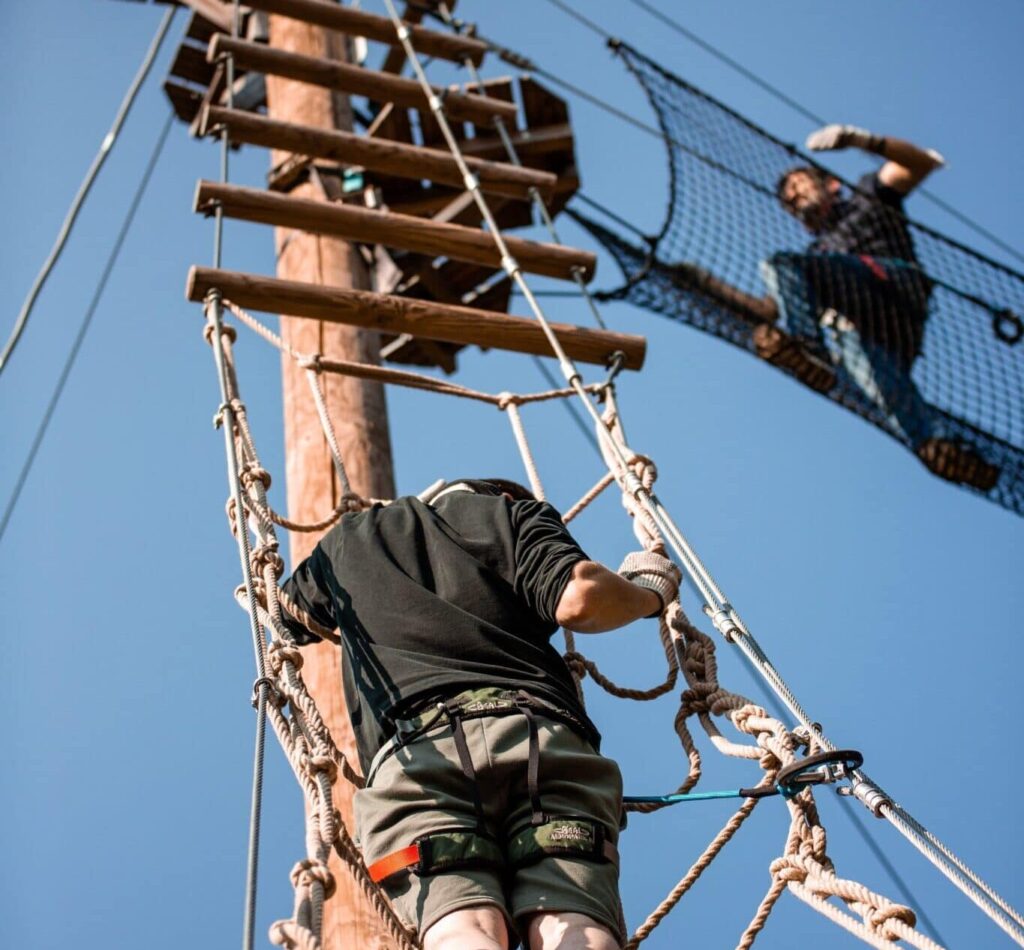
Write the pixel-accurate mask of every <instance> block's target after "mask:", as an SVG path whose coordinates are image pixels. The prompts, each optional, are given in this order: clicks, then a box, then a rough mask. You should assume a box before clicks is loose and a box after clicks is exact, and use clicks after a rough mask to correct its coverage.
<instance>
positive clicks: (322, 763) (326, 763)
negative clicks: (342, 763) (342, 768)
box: [302, 755, 338, 785]
mask: <svg viewBox="0 0 1024 950" xmlns="http://www.w3.org/2000/svg"><path fill="white" fill-rule="evenodd" d="M302 765H303V766H304V767H305V769H306V771H307V772H308V773H309V776H310V778H314V779H315V778H316V774H317V772H322V773H323V774H324V775H326V776H327V778H328V780H329V781H330V782H331V784H332V785H333V784H334V780H335V779H336V778H337V777H338V763H337V762H335V761H334V759H333V758H332V757H331V756H329V755H305V756H303V757H302Z"/></svg>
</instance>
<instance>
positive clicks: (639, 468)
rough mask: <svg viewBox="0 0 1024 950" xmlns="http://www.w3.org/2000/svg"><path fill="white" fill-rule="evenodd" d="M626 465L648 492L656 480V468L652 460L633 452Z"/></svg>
mask: <svg viewBox="0 0 1024 950" xmlns="http://www.w3.org/2000/svg"><path fill="white" fill-rule="evenodd" d="M628 465H629V467H630V468H631V469H633V473H634V474H635V475H636V477H637V478H639V479H640V484H641V485H643V486H644V489H645V490H647V491H650V490H651V488H652V487H653V486H654V483H655V481H656V480H657V478H658V466H657V465H655V464H654V460H653V459H651V458H648V456H646V455H641V454H640V453H639V452H634V453H633V456H632V458H630V460H629V462H628Z"/></svg>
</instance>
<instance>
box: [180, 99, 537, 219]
mask: <svg viewBox="0 0 1024 950" xmlns="http://www.w3.org/2000/svg"><path fill="white" fill-rule="evenodd" d="M215 127H222V128H226V129H227V131H228V136H229V138H230V139H231V141H232V142H236V143H237V142H241V143H244V144H247V145H262V146H264V147H266V148H275V149H281V150H282V151H287V152H294V153H295V154H297V155H309V156H311V157H314V158H326V159H330V160H332V161H336V162H340V163H341V164H344V165H359V166H362V167H363V168H366V169H367V170H369V171H374V172H381V173H383V174H386V175H393V176H396V177H400V178H408V179H411V180H414V181H422V180H423V179H426V180H427V181H433V182H438V183H439V184H444V185H453V186H455V187H457V188H461V187H464V184H463V181H462V175H461V173H460V172H459V169H458V166H457V165H456V164H455V159H454V158H452V156H451V153H449V152H448V151H447V150H441V149H435V148H422V147H421V146H418V145H406V144H405V143H404V142H395V141H388V140H386V139H372V138H367V137H366V136H362V135H356V134H354V133H352V132H338V131H330V130H326V129H317V128H314V127H312V126H305V125H295V124H293V123H290V122H281V121H278V120H276V119H268V118H267V117H266V116H262V115H258V114H256V113H253V112H243V111H241V110H239V109H224V108H221V107H219V106H211V107H209V108H208V109H207V110H205V113H204V114H203V116H202V117H201V119H200V125H199V134H200V135H207V134H209V133H210V130H211V129H213V128H215ZM467 164H468V165H469V167H470V170H471V171H472V172H473V174H474V175H476V177H477V179H478V180H479V182H480V187H481V188H482V189H483V190H484V191H485V192H487V193H489V194H496V195H505V196H507V197H511V198H521V199H523V200H529V189H530V188H531V187H533V188H537V189H538V190H539V191H540V193H541V195H543V196H546V197H550V196H551V195H552V194H553V192H554V188H555V182H556V180H557V178H556V176H555V175H553V174H552V173H551V172H544V171H536V170H534V169H530V168H523V167H521V166H518V165H512V164H509V163H506V162H491V161H487V160H486V159H477V158H470V159H467Z"/></svg>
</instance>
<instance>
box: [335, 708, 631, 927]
mask: <svg viewBox="0 0 1024 950" xmlns="http://www.w3.org/2000/svg"><path fill="white" fill-rule="evenodd" d="M536 723H537V730H538V735H537V737H538V744H539V751H540V774H539V782H538V790H539V792H540V802H541V806H542V808H543V810H544V812H545V814H546V815H548V816H551V817H558V818H577V819H582V820H583V821H584V822H588V821H589V822H594V823H597V824H599V825H600V826H601V827H602V828H603V833H604V835H605V837H606V839H607V840H608V841H609V842H611V843H612V844H614V843H615V842H616V841H617V839H618V829H619V820H620V815H621V808H622V777H621V775H620V773H619V768H618V766H617V765H616V764H615V762H613V761H612V760H611V759H608V758H605V757H604V756H601V755H599V754H598V753H597V752H595V751H594V748H593V746H592V745H591V744H590V743H589V742H588V741H587V740H586V739H584V738H583V737H582V736H580V735H579V734H578V733H577V732H576V731H574V730H573V729H572V728H570V727H569V726H567V725H565V724H564V723H562V722H559V721H557V720H554V719H549V718H546V717H544V716H543V715H538V716H537V718H536ZM463 728H464V730H465V736H466V740H467V745H468V748H469V752H470V756H471V758H472V760H473V766H474V769H475V771H476V781H477V784H478V787H479V790H480V799H481V804H482V807H483V813H484V830H485V832H486V833H487V834H488V835H489V836H490V837H491V838H493V839H494V841H495V842H497V843H498V846H499V848H500V849H501V850H505V849H507V848H508V845H509V844H510V843H511V842H512V841H513V840H514V839H515V838H516V836H517V835H519V834H520V833H521V832H522V831H523V829H524V828H529V826H530V820H531V815H532V810H531V804H530V796H529V793H528V788H527V756H528V751H529V730H528V724H527V720H526V717H525V716H523V715H522V714H521V713H513V714H506V715H500V714H499V715H493V716H480V717H478V718H470V719H466V720H464V722H463ZM355 819H356V837H357V840H358V841H359V843H360V846H361V848H362V851H363V856H364V858H365V860H366V863H367V864H368V865H372V864H374V863H375V862H377V861H379V860H380V859H381V858H382V857H384V856H386V855H389V854H391V853H392V852H395V851H398V850H399V849H402V848H406V847H408V846H409V845H410V844H412V843H413V842H415V841H416V839H417V838H419V837H420V836H422V835H425V834H431V833H435V832H438V831H442V830H448V829H453V828H462V829H472V828H474V827H476V826H477V811H476V805H475V801H474V794H473V788H472V785H471V783H470V780H469V779H468V778H467V777H466V775H465V774H464V773H463V771H462V769H461V767H460V764H459V757H458V753H457V750H456V747H455V742H454V738H453V735H452V728H451V725H450V724H449V722H448V719H447V716H439V717H438V719H437V721H436V723H434V724H433V725H432V726H430V727H429V728H428V729H426V731H425V732H423V733H422V734H421V735H419V736H418V737H416V738H415V739H413V740H412V741H411V742H408V743H407V744H405V745H402V746H399V747H398V748H397V749H396V750H395V751H394V752H392V753H391V754H390V755H387V756H386V757H383V758H378V760H376V761H375V766H374V768H373V769H371V771H370V774H369V776H368V783H367V786H366V788H364V789H360V790H359V791H358V792H356V796H355ZM618 874H619V871H618V864H617V860H616V861H596V860H592V859H588V858H584V857H579V856H576V855H546V856H544V857H542V858H541V859H540V860H535V861H533V862H531V863H528V864H526V865H524V866H521V867H515V868H513V867H511V866H509V865H508V864H506V865H505V866H504V867H463V868H454V869H449V870H445V871H443V872H438V873H431V874H424V875H420V874H418V873H416V872H414V871H411V870H410V871H403V872H400V873H398V874H395V875H393V876H391V877H389V878H387V879H386V880H385V881H384V882H383V884H382V886H383V887H384V889H385V891H386V892H387V894H388V896H389V897H390V898H391V902H392V904H393V905H394V908H395V910H396V912H397V913H398V916H399V917H400V918H402V920H403V921H404V922H405V923H406V924H407V925H408V926H410V927H411V928H413V929H415V930H416V931H417V932H418V933H419V934H420V935H422V934H423V933H424V932H425V931H426V930H427V928H429V927H430V926H431V925H433V924H434V923H436V922H437V921H438V920H439V919H440V918H442V917H443V916H445V915H446V914H448V913H451V912H452V911H455V910H462V909H465V908H468V907H473V906H479V905H482V904H489V905H494V906H496V907H498V908H499V909H500V910H501V911H502V913H503V914H504V915H505V918H506V921H507V922H508V925H509V931H510V934H515V933H516V931H517V930H518V931H519V932H521V933H524V932H525V926H526V924H527V922H528V920H529V918H530V917H531V916H532V915H534V914H536V913H540V912H555V911H562V912H574V913H579V914H585V915H586V916H588V917H590V918H592V919H593V920H595V921H597V922H598V923H600V924H602V925H603V926H605V927H607V928H608V929H609V930H610V931H611V932H612V933H613V934H615V935H616V936H617V937H618V938H619V940H620V941H623V942H624V940H625V935H624V925H623V921H622V911H621V905H620V903H619V893H618ZM512 942H513V944H514V943H515V938H514V937H513V940H512Z"/></svg>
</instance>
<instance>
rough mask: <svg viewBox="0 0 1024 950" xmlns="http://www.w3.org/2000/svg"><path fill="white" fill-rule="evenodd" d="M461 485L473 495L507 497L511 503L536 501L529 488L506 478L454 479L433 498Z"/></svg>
mask: <svg viewBox="0 0 1024 950" xmlns="http://www.w3.org/2000/svg"><path fill="white" fill-rule="evenodd" d="M463 485H464V486H465V488H463V489H462V490H463V491H470V492H472V493H473V494H475V495H494V496H497V495H508V496H509V497H510V498H511V499H512V500H513V501H534V500H536V499H535V496H534V494H533V492H531V491H530V489H529V488H527V487H526V486H524V485H520V484H519V483H518V482H513V481H511V480H510V479H507V478H454V479H452V480H451V481H449V482H448V484H447V485H445V487H444V488H443V489H442V490H441V492H440V493H439V495H438V496H435V497H440V494H445V493H447V492H448V491H449V490H450V489H457V488H460V487H461V486H463Z"/></svg>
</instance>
